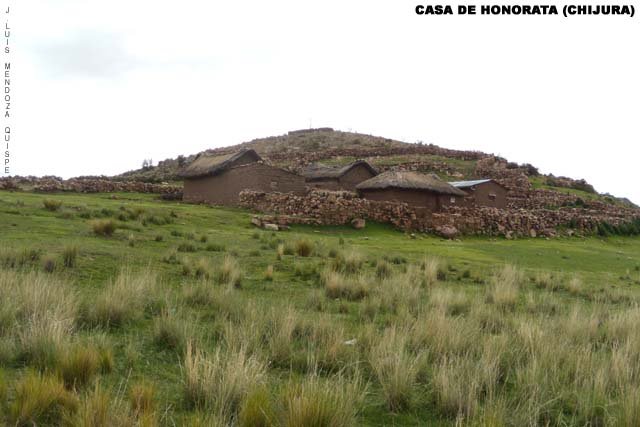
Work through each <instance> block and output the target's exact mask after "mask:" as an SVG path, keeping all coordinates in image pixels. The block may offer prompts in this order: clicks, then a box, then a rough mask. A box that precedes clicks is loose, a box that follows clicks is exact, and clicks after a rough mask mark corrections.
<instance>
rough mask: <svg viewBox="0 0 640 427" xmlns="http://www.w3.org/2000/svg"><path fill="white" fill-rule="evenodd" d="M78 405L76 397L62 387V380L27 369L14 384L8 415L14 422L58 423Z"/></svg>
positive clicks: (22, 423) (20, 423) (17, 423)
mask: <svg viewBox="0 0 640 427" xmlns="http://www.w3.org/2000/svg"><path fill="white" fill-rule="evenodd" d="M77 409H78V399H77V397H76V396H75V395H74V394H73V393H71V392H69V391H67V390H66V389H65V388H64V383H63V382H62V380H60V379H58V378H57V377H55V376H53V375H50V374H38V373H35V372H33V371H28V372H27V373H26V374H25V376H24V377H22V378H21V379H20V380H19V381H18V384H17V385H16V389H15V397H14V400H13V402H12V404H11V406H10V408H9V419H10V422H11V423H12V424H14V425H17V426H28V425H60V424H62V421H63V420H64V418H65V416H67V415H68V414H73V413H74V412H75V411H76V410H77Z"/></svg>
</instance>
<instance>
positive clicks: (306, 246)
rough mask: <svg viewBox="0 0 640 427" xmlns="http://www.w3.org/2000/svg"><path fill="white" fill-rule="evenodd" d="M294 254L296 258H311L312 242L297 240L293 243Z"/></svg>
mask: <svg viewBox="0 0 640 427" xmlns="http://www.w3.org/2000/svg"><path fill="white" fill-rule="evenodd" d="M295 252H296V254H297V255H298V256H302V257H308V256H311V254H312V253H313V242H311V241H310V240H307V239H300V240H297V241H296V243H295Z"/></svg>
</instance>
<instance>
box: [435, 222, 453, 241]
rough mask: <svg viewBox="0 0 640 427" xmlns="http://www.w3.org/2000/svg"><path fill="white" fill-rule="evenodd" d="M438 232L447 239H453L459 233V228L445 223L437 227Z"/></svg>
mask: <svg viewBox="0 0 640 427" xmlns="http://www.w3.org/2000/svg"><path fill="white" fill-rule="evenodd" d="M436 233H438V235H440V236H442V237H444V238H445V239H450V240H451V239H454V238H455V237H456V236H457V235H458V229H457V228H455V227H453V226H450V225H443V226H441V227H438V228H436Z"/></svg>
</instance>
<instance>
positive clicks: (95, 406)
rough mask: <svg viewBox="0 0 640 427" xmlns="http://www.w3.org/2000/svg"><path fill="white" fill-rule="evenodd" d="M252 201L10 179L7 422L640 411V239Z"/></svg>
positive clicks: (632, 415) (1, 311)
mask: <svg viewBox="0 0 640 427" xmlns="http://www.w3.org/2000/svg"><path fill="white" fill-rule="evenodd" d="M45 205H46V206H45ZM250 218H251V214H250V213H249V212H246V211H243V210H236V209H221V208H211V207H207V206H194V205H187V204H180V203H175V202H162V201H159V200H158V199H157V198H156V197H154V196H151V195H144V194H129V193H127V194H113V195H112V194H92V195H81V194H49V195H38V194H31V193H9V192H0V267H1V271H0V366H1V367H2V368H1V372H0V413H2V414H4V415H3V416H0V423H1V422H4V423H6V425H11V426H13V425H33V423H36V424H37V425H83V426H85V425H163V426H164V425H166V426H173V425H202V426H208V425H242V426H252V425H287V426H306V425H313V426H325V425H326V426H342V425H453V424H455V423H456V422H457V423H458V424H459V425H484V426H499V425H630V426H631V425H637V424H636V423H637V421H638V419H640V370H639V369H638V366H640V351H639V350H640V332H638V331H637V327H636V325H637V321H638V320H639V319H640V310H639V309H638V308H637V302H638V297H639V296H640V293H639V290H640V239H639V238H622V237H616V238H607V239H602V238H596V237H589V238H559V239H551V240H548V239H541V238H538V239H518V240H503V239H488V238H464V239H461V240H459V241H446V240H442V239H439V238H435V237H432V236H426V235H417V236H411V235H409V234H406V233H402V232H399V231H396V230H393V229H392V228H390V227H388V226H386V225H380V224H368V225H367V227H366V228H365V229H364V230H358V231H356V230H353V229H350V228H346V227H306V226H297V227H293V228H292V230H291V231H287V232H278V233H273V232H266V231H261V230H257V229H255V228H253V227H252V226H251V225H250ZM112 226H113V227H115V230H114V231H113V233H112V234H111V235H109V234H110V231H111V230H109V228H110V227H112ZM307 252H308V253H307ZM505 266H506V267H505ZM42 289H46V290H47V291H46V292H44V291H42ZM36 390H40V392H37V391H36ZM43 390H48V393H49V394H46V393H45V392H43ZM90 414H93V415H90ZM96 414H97V415H96ZM100 414H104V416H101V415H100Z"/></svg>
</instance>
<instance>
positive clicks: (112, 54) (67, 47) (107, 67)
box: [31, 30, 138, 78]
mask: <svg viewBox="0 0 640 427" xmlns="http://www.w3.org/2000/svg"><path fill="white" fill-rule="evenodd" d="M31 52H32V53H33V55H34V56H35V59H36V60H37V61H38V62H39V64H40V66H41V72H42V73H43V74H45V75H47V76H49V77H53V78H78V77H89V78H113V77H118V76H119V75H121V74H122V73H124V72H126V71H128V70H131V69H133V68H135V67H136V66H137V65H138V61H137V60H136V58H134V57H132V56H131V55H130V54H129V53H128V52H127V50H126V48H125V43H124V40H123V38H122V37H121V36H120V35H118V34H116V33H109V32H97V31H92V30H84V31H76V32H73V33H71V34H68V35H67V36H65V37H63V38H59V39H54V40H49V41H47V42H44V43H39V44H36V45H34V46H33V47H32V49H31Z"/></svg>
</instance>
